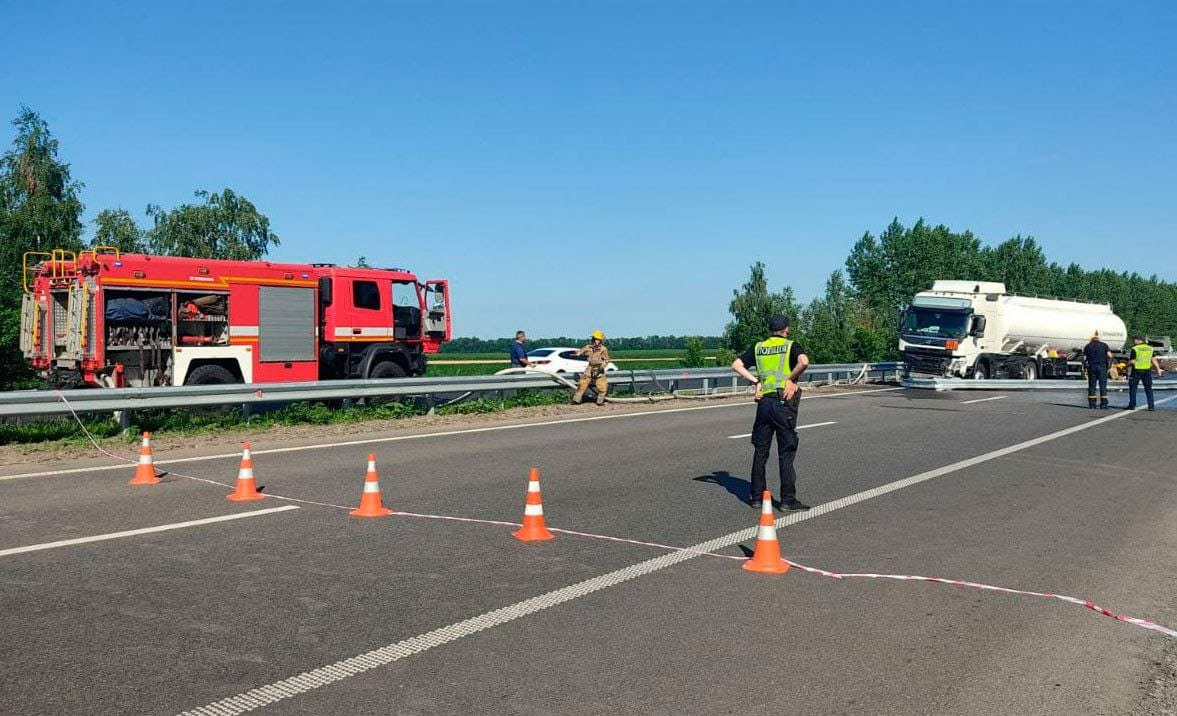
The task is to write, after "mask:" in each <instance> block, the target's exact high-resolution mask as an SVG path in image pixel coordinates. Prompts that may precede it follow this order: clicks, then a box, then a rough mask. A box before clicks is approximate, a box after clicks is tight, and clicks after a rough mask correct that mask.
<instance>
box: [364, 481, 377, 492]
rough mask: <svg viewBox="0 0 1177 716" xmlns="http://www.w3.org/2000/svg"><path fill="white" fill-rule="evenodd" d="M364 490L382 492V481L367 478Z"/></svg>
mask: <svg viewBox="0 0 1177 716" xmlns="http://www.w3.org/2000/svg"><path fill="white" fill-rule="evenodd" d="M364 492H380V483H379V482H376V481H375V480H365V481H364Z"/></svg>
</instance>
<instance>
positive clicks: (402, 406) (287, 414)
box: [0, 390, 568, 445]
mask: <svg viewBox="0 0 1177 716" xmlns="http://www.w3.org/2000/svg"><path fill="white" fill-rule="evenodd" d="M567 401H568V393H567V392H566V391H563V390H520V391H518V392H516V393H515V395H513V396H511V397H508V398H506V399H504V400H503V401H501V402H500V401H499V400H498V399H494V398H479V399H477V400H470V401H466V402H463V403H456V404H454V405H448V406H445V407H439V408H437V410H436V413H437V414H438V415H470V414H476V413H493V412H497V411H499V410H503V409H506V408H519V407H529V406H536V405H557V404H561V403H565V402H567ZM426 412H427V408H426V406H425V405H423V404H419V403H380V404H377V405H359V406H353V407H350V408H334V407H331V406H328V405H325V404H323V403H294V404H291V405H288V406H286V407H284V408H281V409H279V410H274V411H271V412H268V413H262V414H257V415H245V414H244V413H243V412H242V410H241V409H240V408H227V409H224V410H218V411H214V412H190V411H186V410H174V411H166V412H164V411H146V410H144V411H136V412H135V413H133V414H132V416H133V423H132V425H131V428H130V430H128V431H127V433H126V434H125V435H124V436H123V437H122V439H124V440H125V441H126V442H128V443H134V442H135V441H136V440H138V435H139V434H140V433H142V432H143V431H151V432H152V433H156V434H161V435H196V434H202V433H211V432H219V431H224V430H231V429H236V428H243V427H249V428H267V427H272V426H278V425H336V424H341V423H362V422H366V421H370V420H396V419H398V418H409V417H413V416H417V415H424V414H425V413H426ZM84 422H85V424H86V429H87V430H89V431H90V433H91V434H93V435H94V437H96V438H114V437H118V436H119V429H118V424H117V423H116V422H115V421H114V420H110V419H85V420H84ZM50 441H61V442H64V443H67V444H68V443H73V444H84V443H85V442H86V437H85V435H84V434H83V433H82V431H81V429H80V428H79V427H78V424H77V423H76V422H74V421H73V420H72V419H61V420H46V421H39V422H30V423H0V445H13V444H27V443H42V442H50Z"/></svg>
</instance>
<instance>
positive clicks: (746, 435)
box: [727, 420, 838, 440]
mask: <svg viewBox="0 0 1177 716" xmlns="http://www.w3.org/2000/svg"><path fill="white" fill-rule="evenodd" d="M837 424H838V421H836V420H828V421H826V422H824V423H810V424H809V425H798V426H797V429H798V430H804V429H806V428H820V427H823V426H826V425H837ZM750 437H752V433H744V434H742V435H728V436H727V438H728V440H738V439H740V438H750Z"/></svg>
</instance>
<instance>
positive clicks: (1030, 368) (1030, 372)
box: [1022, 361, 1038, 380]
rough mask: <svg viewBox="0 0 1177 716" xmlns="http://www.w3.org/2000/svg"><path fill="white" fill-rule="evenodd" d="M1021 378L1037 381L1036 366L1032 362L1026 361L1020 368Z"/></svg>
mask: <svg viewBox="0 0 1177 716" xmlns="http://www.w3.org/2000/svg"><path fill="white" fill-rule="evenodd" d="M1022 377H1023V378H1025V379H1026V380H1037V379H1038V364H1037V363H1035V362H1034V361H1027V362H1026V363H1025V365H1023V366H1022Z"/></svg>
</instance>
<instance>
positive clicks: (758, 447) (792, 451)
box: [750, 390, 801, 505]
mask: <svg viewBox="0 0 1177 716" xmlns="http://www.w3.org/2000/svg"><path fill="white" fill-rule="evenodd" d="M800 402H801V391H800V390H798V391H797V393H796V395H794V396H793V399H792V400H784V399H782V398H780V397H777V396H776V395H766V396H764V397H763V398H761V399H760V400H759V401H758V402H757V403H756V422H755V423H754V424H753V425H752V447H753V448H755V450H754V452H753V453H752V492H751V495H750V497H751V499H753V500H759V499H760V498H761V496H762V495H763V494H764V490H765V489H766V488H767V486H768V483H767V481H766V480H765V477H764V468H765V465H766V464H767V463H768V454H769V453H770V452H771V451H772V439H773V437H774V436H775V437H776V448H777V460H778V461H779V463H780V470H781V492H780V500H781V502H782V503H784V504H786V505H789V504H792V503H793V502H796V500H797V473H796V471H794V470H793V460H794V458H796V457H797V444H798V439H797V409H798V407H800Z"/></svg>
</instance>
